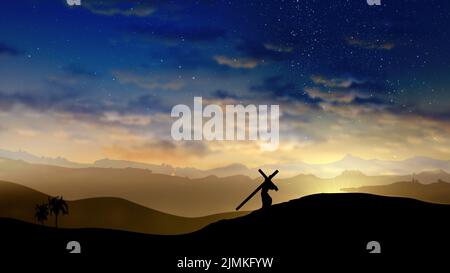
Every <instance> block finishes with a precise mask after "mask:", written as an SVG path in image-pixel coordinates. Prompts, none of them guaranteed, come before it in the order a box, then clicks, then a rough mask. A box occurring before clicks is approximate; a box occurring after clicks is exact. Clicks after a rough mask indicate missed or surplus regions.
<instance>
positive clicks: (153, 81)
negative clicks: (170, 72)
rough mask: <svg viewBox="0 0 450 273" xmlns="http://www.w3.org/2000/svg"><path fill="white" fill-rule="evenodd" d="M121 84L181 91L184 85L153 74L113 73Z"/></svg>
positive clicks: (179, 81) (178, 81) (149, 88)
mask: <svg viewBox="0 0 450 273" xmlns="http://www.w3.org/2000/svg"><path fill="white" fill-rule="evenodd" d="M113 75H114V77H116V78H117V79H118V80H119V82H120V83H123V84H133V85H136V86H138V87H141V88H144V89H148V90H172V91H177V90H180V89H181V88H182V87H183V86H184V83H183V81H181V80H180V79H174V80H173V79H162V78H161V77H159V76H153V75H151V74H136V73H134V72H131V71H119V70H116V71H113Z"/></svg>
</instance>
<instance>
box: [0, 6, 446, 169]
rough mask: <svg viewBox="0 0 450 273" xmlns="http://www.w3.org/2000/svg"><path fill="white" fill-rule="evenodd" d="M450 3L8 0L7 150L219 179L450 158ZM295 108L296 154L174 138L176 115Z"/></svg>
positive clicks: (1, 25) (2, 138)
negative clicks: (297, 166)
mask: <svg viewBox="0 0 450 273" xmlns="http://www.w3.org/2000/svg"><path fill="white" fill-rule="evenodd" d="M449 25H450V2H449V1H444V0H441V1H437V0H427V1H412V0H409V1H406V0H405V1H402V0H396V1H388V0H382V5H381V6H369V5H367V3H366V1H365V0H351V1H345V0H342V1H336V0H333V1H331V0H329V1H326V0H322V1H319V0H315V1H313V0H291V1H281V0H280V1H215V0H205V1H200V0H198V1H190V0H183V1H159V0H157V1H133V0H110V1H106V0H82V1H81V6H69V5H67V3H66V1H64V0H60V1H59V0H52V1H50V0H46V1H43V0H40V1H31V0H23V1H5V2H4V3H2V7H1V9H0V148H2V149H7V150H25V151H27V152H30V153H33V154H36V155H40V156H48V157H57V156H62V157H65V158H67V159H69V160H72V161H77V162H85V163H87V162H93V161H95V160H98V159H101V158H111V159H122V160H132V161H140V162H147V163H156V164H161V163H166V164H172V165H175V166H192V167H197V168H211V167H218V166H223V165H227V164H231V163H242V164H245V165H247V166H258V165H261V164H274V163H295V162H300V161H304V162H308V163H326V162H330V161H334V160H337V159H340V158H342V157H344V156H345V155H346V154H352V155H354V156H358V157H361V158H364V159H371V158H377V159H384V160H401V159H405V158H409V157H414V156H428V157H432V158H436V159H450V91H449V90H448V89H449V87H450V77H449V75H450V74H449V73H450V35H449V30H448V26H449ZM195 96H201V97H203V103H204V104H212V103H215V104H219V105H225V104H243V105H247V104H255V105H261V104H262V105H274V104H276V105H280V112H281V117H280V121H279V123H280V144H279V146H278V148H277V149H275V150H273V151H268V150H265V149H262V148H261V145H260V143H258V142H257V141H256V142H255V141H174V140H173V139H172V137H171V134H170V129H171V125H172V123H173V122H174V118H172V117H171V116H170V112H171V109H172V107H173V106H175V105H176V104H187V105H192V104H193V100H194V97H195Z"/></svg>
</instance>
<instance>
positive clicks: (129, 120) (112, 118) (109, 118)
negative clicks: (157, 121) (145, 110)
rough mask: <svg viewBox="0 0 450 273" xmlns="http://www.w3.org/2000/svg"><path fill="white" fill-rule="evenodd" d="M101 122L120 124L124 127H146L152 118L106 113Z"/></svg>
mask: <svg viewBox="0 0 450 273" xmlns="http://www.w3.org/2000/svg"><path fill="white" fill-rule="evenodd" d="M101 120H103V121H106V122H118V123H120V124H123V125H138V126H146V125H149V124H150V122H151V118H150V116H148V115H136V114H120V113H118V112H105V113H103V116H102V117H101Z"/></svg>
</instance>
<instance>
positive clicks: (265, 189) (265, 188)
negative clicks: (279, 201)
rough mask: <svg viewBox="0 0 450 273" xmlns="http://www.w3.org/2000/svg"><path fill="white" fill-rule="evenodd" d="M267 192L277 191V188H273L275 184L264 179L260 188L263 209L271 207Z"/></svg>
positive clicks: (270, 198) (270, 199)
mask: <svg viewBox="0 0 450 273" xmlns="http://www.w3.org/2000/svg"><path fill="white" fill-rule="evenodd" d="M269 190H276V191H278V187H277V186H275V184H274V183H273V182H272V181H271V180H269V179H266V180H265V181H264V183H263V185H262V188H261V201H262V208H263V209H265V208H268V207H270V206H271V205H272V197H270V195H269Z"/></svg>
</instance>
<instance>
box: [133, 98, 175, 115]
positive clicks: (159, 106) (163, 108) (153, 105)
mask: <svg viewBox="0 0 450 273" xmlns="http://www.w3.org/2000/svg"><path fill="white" fill-rule="evenodd" d="M126 111H130V112H137V113H140V112H144V113H155V112H166V113H170V112H169V111H170V107H169V106H168V105H165V104H164V103H163V102H162V101H161V99H160V98H159V97H156V96H155V95H149V94H146V95H142V96H139V97H137V98H134V99H131V100H130V101H129V102H128V104H127V107H126Z"/></svg>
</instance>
